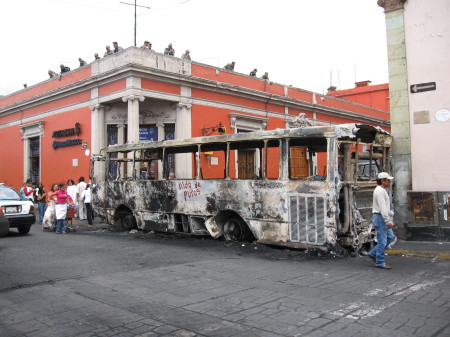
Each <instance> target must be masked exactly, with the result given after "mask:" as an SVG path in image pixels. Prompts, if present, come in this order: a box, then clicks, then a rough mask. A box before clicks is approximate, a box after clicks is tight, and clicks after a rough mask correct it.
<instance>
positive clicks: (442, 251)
mask: <svg viewBox="0 0 450 337" xmlns="http://www.w3.org/2000/svg"><path fill="white" fill-rule="evenodd" d="M73 225H74V226H75V227H78V229H79V230H88V231H89V230H91V231H98V230H109V225H108V224H107V223H105V222H102V219H101V218H98V217H96V218H95V219H94V221H93V225H92V226H91V225H89V224H88V223H87V220H81V221H80V220H77V219H74V220H73ZM386 254H387V255H397V256H402V255H403V256H415V257H424V258H438V259H442V260H450V242H438V241H436V242H429V241H404V240H398V241H397V243H396V244H395V245H394V246H393V247H392V249H391V250H386Z"/></svg>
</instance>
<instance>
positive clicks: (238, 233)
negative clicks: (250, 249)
mask: <svg viewBox="0 0 450 337" xmlns="http://www.w3.org/2000/svg"><path fill="white" fill-rule="evenodd" d="M223 237H224V238H225V240H226V241H235V242H237V241H242V240H243V239H245V237H246V228H245V224H243V223H242V221H240V220H239V219H236V218H229V219H228V220H227V222H225V224H224V225H223Z"/></svg>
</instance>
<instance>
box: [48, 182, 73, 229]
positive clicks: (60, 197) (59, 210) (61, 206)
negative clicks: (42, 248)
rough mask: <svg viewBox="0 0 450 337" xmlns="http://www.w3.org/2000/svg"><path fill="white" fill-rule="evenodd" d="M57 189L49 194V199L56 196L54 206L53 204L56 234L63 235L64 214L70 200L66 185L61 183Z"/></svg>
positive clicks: (64, 226) (64, 225) (64, 227)
mask: <svg viewBox="0 0 450 337" xmlns="http://www.w3.org/2000/svg"><path fill="white" fill-rule="evenodd" d="M58 187H59V189H58V190H57V191H55V192H54V193H49V196H50V197H53V196H54V195H56V204H55V212H56V234H60V233H63V234H64V233H65V232H66V224H65V221H66V213H67V204H70V203H71V198H70V196H69V194H68V193H67V191H66V184H64V183H61V184H59V185H58Z"/></svg>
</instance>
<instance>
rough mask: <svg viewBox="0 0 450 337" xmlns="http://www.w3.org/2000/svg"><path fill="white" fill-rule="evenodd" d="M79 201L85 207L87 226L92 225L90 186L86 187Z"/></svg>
mask: <svg viewBox="0 0 450 337" xmlns="http://www.w3.org/2000/svg"><path fill="white" fill-rule="evenodd" d="M81 199H82V200H83V202H84V205H85V206H86V214H87V221H88V224H89V225H92V206H91V184H87V185H86V189H85V190H84V191H83V193H81Z"/></svg>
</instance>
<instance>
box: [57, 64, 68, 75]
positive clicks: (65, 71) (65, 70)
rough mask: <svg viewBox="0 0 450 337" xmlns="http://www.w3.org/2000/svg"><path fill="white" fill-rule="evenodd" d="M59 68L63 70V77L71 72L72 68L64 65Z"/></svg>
mask: <svg viewBox="0 0 450 337" xmlns="http://www.w3.org/2000/svg"><path fill="white" fill-rule="evenodd" d="M59 68H60V69H61V75H62V74H64V73H67V72H69V71H70V68H69V67H66V66H64V64H61V65H60V66H59Z"/></svg>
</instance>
